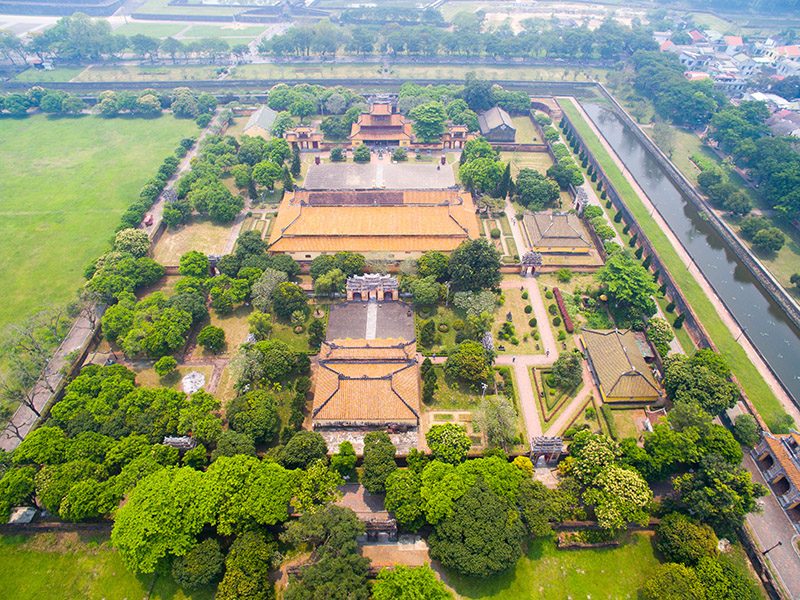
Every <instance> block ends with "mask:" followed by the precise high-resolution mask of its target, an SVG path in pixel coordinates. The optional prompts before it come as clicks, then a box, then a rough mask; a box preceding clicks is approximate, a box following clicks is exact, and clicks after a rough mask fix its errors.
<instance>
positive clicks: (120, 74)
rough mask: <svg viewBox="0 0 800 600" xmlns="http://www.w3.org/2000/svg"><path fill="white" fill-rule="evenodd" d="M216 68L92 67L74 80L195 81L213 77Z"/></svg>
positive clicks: (204, 66) (202, 66)
mask: <svg viewBox="0 0 800 600" xmlns="http://www.w3.org/2000/svg"><path fill="white" fill-rule="evenodd" d="M216 73H217V69H216V67H214V66H210V65H160V66H155V67H147V66H136V65H134V66H130V67H110V66H109V67H101V66H98V67H92V68H91V69H86V70H85V71H83V72H82V73H81V74H80V75H79V76H78V77H76V78H75V81H81V82H83V81H87V82H88V81H141V82H148V81H195V80H201V79H215V78H216V76H217V75H216Z"/></svg>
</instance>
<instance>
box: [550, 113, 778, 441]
mask: <svg viewBox="0 0 800 600" xmlns="http://www.w3.org/2000/svg"><path fill="white" fill-rule="evenodd" d="M560 104H561V107H562V108H563V110H564V112H565V113H566V114H567V115H568V116H569V117H570V119H571V120H572V122H573V123H574V124H575V127H576V128H577V129H578V132H579V133H580V134H581V136H582V137H583V139H584V140H585V141H586V144H587V145H588V146H589V149H590V150H591V151H592V153H593V154H594V156H595V157H596V158H597V160H598V161H599V162H600V165H601V166H602V167H603V170H604V171H605V173H606V175H607V176H608V178H609V179H610V180H611V182H612V183H613V184H614V186H615V187H616V188H617V191H619V193H620V194H622V197H623V198H624V199H625V203H626V204H627V206H628V208H629V209H630V211H631V213H632V214H633V216H634V217H635V218H636V220H637V221H638V223H639V225H640V226H641V228H642V229H643V230H644V232H645V234H646V235H647V237H648V238H650V241H651V242H652V243H653V245H654V246H655V247H656V249H657V250H658V253H659V255H660V256H661V259H662V260H663V261H664V264H665V265H666V267H667V268H668V269H669V270H670V272H671V273H672V276H673V277H674V278H675V280H676V281H677V282H678V285H679V286H680V287H681V289H682V290H683V294H684V296H686V298H691V304H692V307H693V308H694V311H695V313H696V314H697V316H698V318H699V319H700V320H701V321H702V323H703V325H704V326H705V328H706V331H708V333H709V335H710V336H711V338H712V339H713V340H714V343H715V344H716V346H717V348H718V349H719V351H720V352H721V353H722V354H723V355H724V356H725V358H726V359H727V360H728V362H729V364H730V366H731V370H732V371H733V372H734V374H735V375H736V378H737V379H738V380H739V383H740V384H741V386H742V388H743V389H744V391H745V393H746V394H747V395H748V397H749V398H750V400H751V401H752V402H753V404H754V405H755V407H756V409H757V410H758V411H759V412H760V413H761V416H762V417H763V418H764V420H765V421H766V422H767V424H768V425H769V426H770V427H773V426H774V425H775V424H777V423H778V421H779V419H780V417H781V416H782V415H784V414H785V413H784V411H783V408H782V407H781V405H780V402H778V400H777V398H775V395H774V394H773V393H772V390H771V389H770V387H769V386H768V385H767V383H766V382H765V381H764V378H763V377H761V374H760V373H759V372H758V370H757V369H756V367H755V366H754V365H753V363H752V362H750V359H748V358H747V355H746V354H745V352H744V349H743V348H742V347H741V346H740V345H739V344H737V343H736V341H735V340H734V337H733V335H731V332H730V331H729V330H728V328H727V327H726V326H725V324H724V323H723V322H722V320H721V319H720V317H719V315H718V314H717V312H716V310H715V308H714V305H713V304H711V301H710V300H709V299H708V298H707V297H706V295H705V293H704V292H703V290H702V288H701V287H700V285H699V284H698V283H697V281H696V280H695V278H694V276H693V275H692V274H690V273H689V272H688V271H687V269H686V267H685V266H684V264H683V262H682V261H681V259H680V257H679V256H678V253H677V252H676V251H675V249H674V248H673V247H672V244H671V243H670V241H669V239H668V238H667V235H666V234H665V233H664V231H662V230H661V228H660V227H659V226H658V224H657V223H656V222H655V221H654V220H653V219H652V218H650V215H649V213H648V211H647V208H645V206H644V205H643V204H642V201H641V199H640V198H639V197H638V196H637V194H636V193H635V192H634V191H633V188H632V187H631V186H630V184H629V183H628V181H627V180H626V179H625V176H624V175H623V174H622V172H621V171H620V170H619V168H618V167H617V165H616V164H615V163H614V161H613V160H612V159H611V157H610V156H609V154H608V153H607V152H606V150H605V148H604V147H603V145H602V144H601V143H600V140H599V139H597V136H595V134H594V132H593V131H592V130H591V128H590V127H589V125H588V124H587V123H586V122H585V121H584V120H583V118H582V117H581V115H580V113H579V112H578V109H577V108H576V107H575V106H574V105H573V104H572V102H571V101H564V102H561V103H560Z"/></svg>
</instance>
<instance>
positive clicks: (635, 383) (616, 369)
mask: <svg viewBox="0 0 800 600" xmlns="http://www.w3.org/2000/svg"><path fill="white" fill-rule="evenodd" d="M581 332H582V334H583V341H584V343H585V344H586V350H587V352H588V353H589V358H590V359H591V361H592V365H593V366H594V370H595V372H596V373H597V378H598V379H599V380H600V385H602V386H603V393H604V394H605V395H606V397H608V398H620V399H623V398H653V399H656V398H658V397H659V396H660V395H661V392H660V389H659V387H658V383H657V382H656V380H655V378H654V377H653V372H652V370H651V369H650V366H649V365H648V364H647V363H646V362H645V360H644V357H642V353H641V352H640V351H639V348H638V346H637V345H636V339H635V338H634V335H633V332H631V331H630V330H625V331H619V330H617V329H611V330H604V331H595V330H592V329H585V328H582V329H581Z"/></svg>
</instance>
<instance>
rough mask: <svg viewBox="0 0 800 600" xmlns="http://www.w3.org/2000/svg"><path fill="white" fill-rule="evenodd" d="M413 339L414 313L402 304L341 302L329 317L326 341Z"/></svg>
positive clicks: (390, 302)
mask: <svg viewBox="0 0 800 600" xmlns="http://www.w3.org/2000/svg"><path fill="white" fill-rule="evenodd" d="M348 338H350V339H367V340H374V339H382V338H393V339H397V338H400V339H403V340H406V341H411V340H413V339H414V311H413V310H412V309H411V306H409V305H408V304H406V303H405V302H393V301H388V302H375V301H372V302H344V303H341V304H333V305H331V308H330V313H329V314H328V334H327V339H328V340H344V339H348Z"/></svg>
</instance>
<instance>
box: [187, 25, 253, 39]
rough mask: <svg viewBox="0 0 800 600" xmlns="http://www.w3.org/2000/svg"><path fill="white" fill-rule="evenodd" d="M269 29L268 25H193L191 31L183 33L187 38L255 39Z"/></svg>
mask: <svg viewBox="0 0 800 600" xmlns="http://www.w3.org/2000/svg"><path fill="white" fill-rule="evenodd" d="M266 28H267V26H266V25H253V26H250V27H247V26H244V27H242V26H234V25H232V24H230V25H193V26H192V28H191V29H189V30H188V31H185V32H184V33H183V35H184V37H187V38H205V37H234V38H235V37H249V38H254V37H256V36H259V35H261V34H262V33H263V32H264V30H265V29H266Z"/></svg>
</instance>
